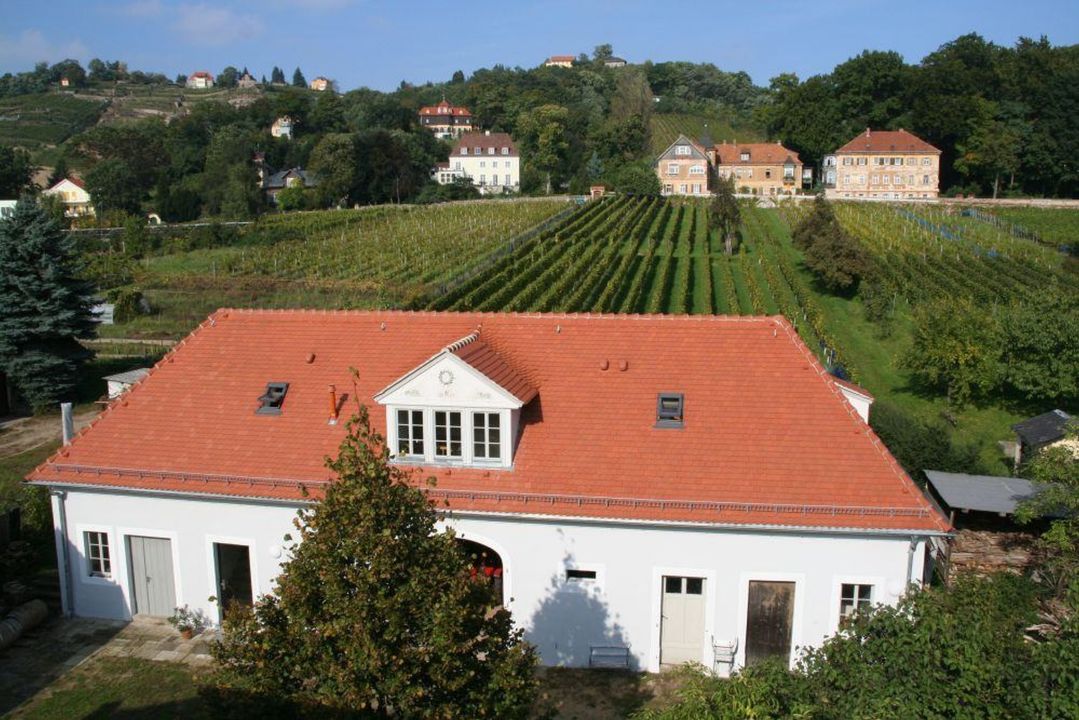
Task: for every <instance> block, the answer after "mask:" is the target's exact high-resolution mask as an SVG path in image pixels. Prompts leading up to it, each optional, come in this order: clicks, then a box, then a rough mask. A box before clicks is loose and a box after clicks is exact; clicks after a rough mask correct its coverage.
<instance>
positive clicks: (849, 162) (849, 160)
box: [843, 158, 851, 165]
mask: <svg viewBox="0 0 1079 720" xmlns="http://www.w3.org/2000/svg"><path fill="white" fill-rule="evenodd" d="M843 164H844V165H850V164H851V159H850V158H843Z"/></svg>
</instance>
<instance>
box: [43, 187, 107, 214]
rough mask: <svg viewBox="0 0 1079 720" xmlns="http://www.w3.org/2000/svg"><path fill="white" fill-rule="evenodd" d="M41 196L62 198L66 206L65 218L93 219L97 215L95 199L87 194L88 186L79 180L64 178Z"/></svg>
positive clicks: (61, 200)
mask: <svg viewBox="0 0 1079 720" xmlns="http://www.w3.org/2000/svg"><path fill="white" fill-rule="evenodd" d="M41 194H42V195H52V196H55V197H58V198H60V202H61V203H63V205H64V217H68V218H82V217H93V216H94V214H95V212H94V203H93V199H92V198H91V197H90V193H89V192H87V190H86V185H85V184H84V183H83V181H82V180H80V179H78V178H73V177H67V178H64V179H63V180H60V181H59V182H57V183H56V184H55V185H53V186H52V187H50V188H48V189H46V190H42V191H41Z"/></svg>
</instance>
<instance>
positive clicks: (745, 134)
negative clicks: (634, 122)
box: [649, 113, 764, 155]
mask: <svg viewBox="0 0 1079 720" xmlns="http://www.w3.org/2000/svg"><path fill="white" fill-rule="evenodd" d="M706 126H707V130H708V134H709V135H711V136H712V139H713V140H714V141H715V142H717V143H718V142H722V141H724V140H727V141H729V142H733V141H735V140H741V141H742V142H760V141H762V140H764V137H763V135H762V134H761V133H760V131H759V130H756V129H755V128H751V127H746V126H744V125H743V124H741V123H732V122H731V121H730V120H726V119H722V118H714V117H707V116H705V115H690V114H687V113H662V114H660V113H656V114H653V115H652V118H651V121H650V123H649V127H650V130H651V132H652V139H651V154H652V155H658V154H660V153H661V152H663V151H664V150H666V149H667V147H668V146H669V145H670V144H671V143H673V142H674V141H675V140H677V139H678V136H679V135H680V134H682V135H685V136H686V137H688V138H689V139H690V140H698V139H699V138H700V137H701V135H703V134H704V131H705V129H706Z"/></svg>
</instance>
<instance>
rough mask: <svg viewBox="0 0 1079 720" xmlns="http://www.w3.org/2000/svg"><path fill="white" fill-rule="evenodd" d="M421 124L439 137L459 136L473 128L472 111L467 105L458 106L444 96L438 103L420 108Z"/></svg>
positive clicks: (451, 137)
mask: <svg viewBox="0 0 1079 720" xmlns="http://www.w3.org/2000/svg"><path fill="white" fill-rule="evenodd" d="M419 116H420V125H421V126H422V127H424V128H427V129H428V130H430V131H431V132H433V133H434V134H435V137H437V138H439V139H454V138H459V137H461V135H464V134H465V133H470V132H472V130H473V123H472V112H471V111H470V110H469V109H468V108H466V107H457V106H455V105H451V104H450V103H448V102H446V99H445V98H443V99H442V102H440V103H439V104H438V105H427V106H424V107H422V108H420V112H419Z"/></svg>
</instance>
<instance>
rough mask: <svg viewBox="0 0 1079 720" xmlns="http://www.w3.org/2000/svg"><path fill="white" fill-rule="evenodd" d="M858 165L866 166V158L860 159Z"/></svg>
mask: <svg viewBox="0 0 1079 720" xmlns="http://www.w3.org/2000/svg"><path fill="white" fill-rule="evenodd" d="M858 164H859V165H865V158H862V157H860V158H858Z"/></svg>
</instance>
